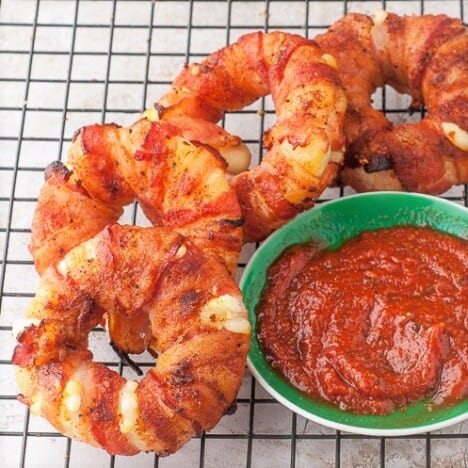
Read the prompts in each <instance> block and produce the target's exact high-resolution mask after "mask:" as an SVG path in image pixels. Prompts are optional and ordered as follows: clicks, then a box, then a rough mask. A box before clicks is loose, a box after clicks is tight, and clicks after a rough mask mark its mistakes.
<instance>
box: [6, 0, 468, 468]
mask: <svg viewBox="0 0 468 468" xmlns="http://www.w3.org/2000/svg"><path fill="white" fill-rule="evenodd" d="M382 7H383V8H385V9H387V10H390V11H394V12H396V13H399V14H403V13H407V14H424V13H447V14H449V15H451V16H456V17H460V18H462V19H464V20H466V18H465V16H464V15H466V14H467V13H466V12H467V11H468V2H466V1H460V0H457V1H445V0H438V1H430V0H426V1H291V2H286V1H273V0H272V1H263V0H262V1H248V2H244V1H234V0H232V1H209V2H208V1H151V0H140V1H138V0H136V1H120V0H119V1H117V0H101V1H84V0H80V1H78V0H68V1H66V0H64V1H46V0H24V1H18V0H3V1H1V3H0V82H1V83H0V262H1V270H0V271H1V276H0V285H1V294H2V295H1V309H0V310H1V313H0V466H2V467H4V468H12V467H29V468H38V467H48V468H53V467H56V466H57V467H59V466H60V467H63V466H64V467H107V466H109V467H137V466H138V467H149V466H153V467H179V468H180V467H183V468H186V467H217V468H221V467H226V468H227V467H229V468H230V467H259V468H260V467H268V468H274V467H287V466H291V467H333V466H335V467H340V466H341V467H351V466H353V467H358V466H359V467H383V466H386V467H398V468H399V467H405V466H408V467H459V468H461V467H465V468H466V467H467V466H468V424H467V423H465V424H459V425H456V426H453V427H450V428H447V429H445V430H441V431H438V432H434V433H430V434H422V435H418V436H412V437H400V438H383V437H382V438H371V437H364V436H357V435H353V434H347V433H341V432H336V431H334V430H331V429H327V428H325V427H321V426H319V425H317V424H314V423H312V422H310V421H306V420H305V419H303V418H302V417H300V416H298V415H295V414H294V413H292V412H290V411H289V410H287V409H285V408H284V407H283V406H281V405H280V404H278V403H277V402H275V401H274V400H273V399H272V398H271V397H269V395H268V394H266V393H265V392H264V391H263V390H262V388H261V387H260V386H259V385H258V384H257V383H256V382H255V381H254V379H253V378H252V377H251V376H250V375H249V374H248V372H247V373H246V376H245V379H244V382H243V385H242V388H241V390H240V393H239V395H238V400H237V403H238V409H237V412H236V413H235V414H234V415H231V416H226V417H224V418H223V419H222V420H221V422H220V424H219V425H218V426H217V427H216V428H215V429H214V430H213V431H212V432H210V433H209V434H204V435H203V436H201V437H198V438H195V439H194V440H192V441H191V442H190V443H189V444H187V445H186V446H185V447H183V448H182V449H181V450H180V451H179V452H178V453H177V454H175V455H173V456H171V457H168V458H164V459H163V458H161V459H160V458H158V457H157V456H155V455H154V454H140V455H138V456H135V457H131V458H128V457H110V456H109V455H107V454H106V453H104V452H103V451H100V450H97V449H94V448H90V447H88V446H86V445H83V444H80V443H77V442H74V441H70V440H69V439H67V438H66V437H64V436H62V435H61V434H59V433H57V432H56V431H55V429H54V428H53V427H51V426H50V425H49V424H48V423H47V422H46V421H44V420H43V419H41V418H37V417H33V416H31V417H30V415H29V412H28V410H27V409H26V408H25V407H24V406H23V405H21V404H20V403H19V402H18V401H17V400H16V393H17V389H16V386H15V381H14V375H13V368H12V365H11V360H10V359H11V353H12V350H13V347H14V342H13V339H12V337H11V328H12V323H13V321H14V320H15V319H17V318H20V317H22V314H23V311H24V308H25V306H26V304H27V303H28V301H30V299H31V297H32V296H33V295H34V291H35V289H36V286H37V283H38V278H37V275H36V274H35V272H34V269H33V265H32V261H31V258H30V255H29V253H28V251H27V243H28V240H29V235H30V229H29V228H30V224H31V219H32V213H33V209H34V206H35V202H36V200H37V195H38V191H39V188H40V186H41V185H42V180H43V170H44V168H45V166H46V165H47V164H48V163H49V162H50V161H52V160H55V159H63V158H64V156H65V154H66V151H67V149H68V146H69V142H70V140H71V137H72V135H73V132H74V131H75V130H76V129H77V128H79V127H80V126H82V125H84V124H89V123H92V122H112V121H115V122H118V123H120V124H130V123H131V122H132V121H133V120H135V117H136V116H137V115H138V114H139V113H140V112H141V111H142V110H143V109H144V108H146V107H147V106H149V105H151V104H152V103H153V102H154V101H155V100H157V99H158V97H159V96H161V95H162V94H163V92H164V91H166V90H167V89H168V86H169V84H170V82H171V80H172V79H173V77H174V76H175V74H176V73H177V72H178V71H179V70H180V69H181V68H182V66H183V65H184V64H185V63H187V62H189V61H194V60H199V59H200V58H201V57H203V56H205V55H206V54H208V53H210V52H212V51H214V50H216V49H218V48H220V47H222V46H223V45H225V44H227V43H229V42H233V41H234V40H236V38H237V37H238V36H240V35H241V34H244V33H246V32H249V31H254V30H265V31H267V30H272V29H283V30H286V31H291V32H296V33H300V34H303V35H307V36H309V37H312V36H314V35H315V34H317V33H319V32H323V31H325V29H326V28H327V26H329V25H330V24H331V23H332V22H333V21H335V20H336V19H338V18H339V17H341V16H342V15H343V14H345V13H347V12H349V11H359V12H363V13H372V12H373V11H375V10H376V9H377V8H382ZM375 103H376V106H377V107H380V108H381V109H383V110H384V111H385V112H386V113H387V114H389V115H390V116H391V119H392V120H394V121H404V120H411V119H412V118H418V116H416V117H414V116H413V117H411V116H409V115H408V113H407V111H406V109H407V108H408V104H409V101H408V99H407V98H405V97H402V96H399V95H397V94H396V93H394V92H393V91H392V90H389V89H384V90H381V91H379V92H378V93H376V96H375ZM259 109H264V110H266V112H265V113H264V112H258V110H259ZM273 118H274V112H273V108H272V105H271V102H270V101H269V99H264V100H262V101H260V102H258V103H256V104H254V105H252V106H250V107H249V108H247V109H244V110H243V111H241V112H238V113H233V114H229V115H227V116H226V118H225V120H224V124H225V126H226V127H227V128H228V129H229V130H231V131H232V132H233V133H237V134H239V135H241V136H242V137H243V138H244V139H245V141H246V143H247V144H248V145H249V147H250V149H251V150H252V153H253V154H254V155H259V154H260V153H261V145H260V141H261V134H262V132H263V130H264V129H265V128H267V127H268V126H269V125H270V124H271V122H272V120H273ZM257 160H258V156H257ZM348 193H351V191H350V190H348V189H345V190H342V189H328V190H327V191H326V192H325V193H324V194H323V196H322V200H325V199H330V198H337V197H340V196H343V195H346V194H348ZM443 196H444V197H446V198H449V199H450V200H452V201H453V202H455V203H461V204H468V200H467V192H466V187H462V186H459V187H454V188H453V189H451V190H450V191H449V192H448V193H446V194H444V195H443ZM124 218H125V219H124V221H125V222H134V223H140V224H141V223H143V224H144V219H143V217H142V215H141V213H140V212H139V209H138V207H136V206H131V207H129V208H128V209H127V211H126V212H125V215H124ZM254 248H255V247H253V246H248V247H246V248H245V249H244V251H243V254H242V257H241V264H240V271H242V266H243V265H245V263H246V262H247V260H248V259H249V257H250V256H251V254H252V253H253V250H254ZM92 347H93V351H94V353H95V356H96V358H97V359H98V360H101V361H103V362H106V363H107V364H108V365H109V366H113V367H117V368H119V370H120V371H122V372H123V373H124V375H130V371H129V369H128V368H126V367H125V366H124V365H122V364H121V363H120V362H119V361H118V359H117V358H116V356H115V355H114V354H113V353H112V351H109V347H108V346H107V342H106V337H105V335H104V333H99V332H98V331H97V332H96V333H95V334H94V336H93V339H92ZM141 365H142V366H150V365H152V364H151V362H150V361H149V360H148V361H147V362H146V361H143V362H142V363H141Z"/></svg>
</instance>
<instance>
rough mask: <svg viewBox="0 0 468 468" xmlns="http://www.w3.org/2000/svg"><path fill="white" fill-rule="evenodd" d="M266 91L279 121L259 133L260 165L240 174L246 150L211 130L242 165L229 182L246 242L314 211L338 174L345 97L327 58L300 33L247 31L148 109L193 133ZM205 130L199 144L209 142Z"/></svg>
mask: <svg viewBox="0 0 468 468" xmlns="http://www.w3.org/2000/svg"><path fill="white" fill-rule="evenodd" d="M269 93H271V95H272V98H273V101H274V104H275V109H276V116H277V121H276V123H275V124H274V125H273V127H272V128H270V129H269V130H268V131H267V132H266V134H265V136H264V143H265V146H266V149H267V150H268V153H267V154H266V156H265V157H264V158H263V160H262V162H261V164H260V165H259V166H257V167H255V168H254V169H252V170H250V171H246V170H245V169H246V168H247V165H248V162H249V157H248V156H247V155H246V154H245V147H241V145H237V146H236V144H235V141H232V140H229V138H232V137H230V136H228V134H227V133H226V132H224V133H223V135H224V136H223V137H220V135H221V134H220V133H219V132H220V130H218V131H216V132H214V131H213V133H214V134H215V135H216V138H213V140H216V141H215V144H213V146H215V147H216V145H217V144H218V149H219V150H220V151H221V153H222V154H223V144H222V140H223V138H225V139H226V140H227V141H229V144H227V145H226V146H227V147H228V149H229V151H228V153H230V154H228V155H227V157H228V159H230V158H232V159H235V158H236V157H240V158H241V160H242V162H243V163H242V164H239V165H238V166H237V168H236V170H235V172H240V173H239V174H238V175H236V176H235V177H233V179H232V181H231V184H232V186H233V187H234V188H235V189H236V192H237V195H238V197H239V201H240V204H241V207H242V213H243V216H244V218H245V223H244V236H245V240H246V241H253V240H260V239H263V238H264V237H266V236H267V235H268V234H269V233H271V232H272V231H273V230H275V229H277V228H278V227H280V226H281V225H283V224H284V223H285V222H286V221H288V220H289V219H291V218H292V217H293V216H295V215H296V214H297V213H299V212H300V211H302V210H304V209H306V208H309V207H310V206H312V205H313V202H314V200H315V199H317V198H318V197H319V196H320V194H321V192H322V191H323V190H324V189H325V188H326V187H327V186H328V185H329V184H330V183H331V182H332V181H333V180H334V179H335V177H336V174H337V172H338V169H339V167H340V164H341V162H342V160H343V145H344V135H343V132H342V127H343V120H344V112H345V108H346V99H345V95H344V92H343V89H342V87H341V86H340V83H339V79H338V75H337V72H336V65H335V62H334V59H333V57H331V56H330V55H328V54H324V53H323V52H322V50H321V49H320V47H318V45H317V44H316V43H315V42H313V41H310V40H308V39H305V38H303V37H300V36H298V35H294V34H287V33H282V32H271V33H267V34H264V33H262V32H256V33H251V34H246V35H244V36H242V37H241V38H240V39H239V40H238V41H237V42H236V43H234V44H232V45H229V46H227V47H225V48H223V49H220V50H218V51H217V52H215V53H213V54H211V55H209V56H208V57H207V58H206V59H205V60H203V61H202V62H201V63H194V64H191V65H188V66H187V67H186V68H185V69H184V70H183V71H182V72H181V73H180V74H179V75H178V76H177V77H176V79H175V80H174V82H173V86H172V89H171V91H170V92H169V93H167V94H166V95H165V96H163V97H162V98H161V99H160V100H159V102H158V103H157V104H156V105H155V109H154V111H153V112H152V113H153V114H155V118H156V119H162V120H166V121H168V122H171V123H172V124H174V125H175V126H180V127H181V128H191V129H192V132H194V133H197V127H199V128H200V129H202V128H204V127H205V128H206V129H208V128H212V127H211V126H212V125H213V123H214V122H217V121H218V120H219V119H220V118H221V117H222V116H223V114H224V112H225V111H233V110H238V109H241V108H243V107H245V106H246V105H248V104H250V103H252V102H254V101H255V100H257V99H258V98H260V97H262V96H265V95H267V94H269ZM190 122H191V123H190ZM208 133H209V132H208V130H206V132H205V133H204V134H203V135H201V136H200V138H199V139H200V140H201V141H203V142H204V143H207V144H211V143H210V137H209V135H207V134H208ZM192 136H193V137H194V138H196V137H195V136H194V135H192ZM220 142H221V144H219V143H220ZM224 156H226V154H224Z"/></svg>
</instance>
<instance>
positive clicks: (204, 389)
mask: <svg viewBox="0 0 468 468" xmlns="http://www.w3.org/2000/svg"><path fill="white" fill-rule="evenodd" d="M122 310H124V311H125V313H126V315H127V316H128V320H129V321H132V320H134V317H135V316H136V317H137V321H139V320H140V318H139V317H141V316H144V317H145V319H146V321H147V322H148V326H149V328H150V330H151V347H152V348H153V349H155V350H158V352H159V356H158V359H157V364H156V366H155V367H154V368H152V369H151V370H149V371H148V372H147V373H146V375H145V376H144V377H143V379H142V380H141V381H140V382H138V383H137V382H136V381H127V380H126V379H125V378H123V377H122V376H121V375H119V374H118V373H117V372H116V371H114V370H111V369H109V368H108V367H106V366H105V365H103V364H99V363H97V362H94V361H93V358H92V353H91V352H90V351H89V350H88V334H89V332H90V331H91V329H92V328H93V327H95V326H96V325H98V324H99V323H100V322H101V321H102V318H103V313H104V311H106V312H107V313H108V314H112V313H113V312H114V311H122ZM26 317H27V322H26V327H25V328H24V330H22V331H21V332H20V334H19V338H18V340H19V345H18V346H17V347H16V349H15V351H14V356H13V363H14V364H15V365H16V370H17V380H18V383H19V386H20V389H21V392H22V394H21V395H20V400H21V401H23V402H24V403H25V404H27V405H28V406H29V407H30V409H31V412H33V413H36V414H41V415H43V416H44V417H46V418H47V419H48V421H49V422H50V423H51V424H53V425H54V426H55V427H56V428H57V429H58V430H60V431H61V432H62V433H63V434H66V435H67V436H70V437H73V438H75V439H78V440H81V441H84V442H87V443H89V444H92V445H95V446H98V447H102V448H104V449H106V450H107V451H108V452H109V453H111V454H123V455H132V454H135V453H137V452H139V451H155V452H157V453H158V454H159V455H167V454H169V453H172V452H174V451H176V450H177V449H178V448H179V447H180V446H181V445H182V444H184V443H185V442H187V441H188V440H189V439H190V438H191V437H193V436H194V435H196V434H200V433H201V431H203V430H208V429H210V428H212V427H213V426H214V425H215V424H216V423H217V422H218V420H219V419H220V417H221V416H222V415H223V414H225V413H226V411H227V410H228V409H229V407H230V405H231V403H232V401H233V400H234V398H235V396H236V393H237V390H238V388H239V386H240V383H241V380H242V377H243V374H244V369H245V361H246V354H247V351H248V343H249V322H248V320H247V318H246V311H245V308H244V306H243V304H242V296H241V293H240V291H239V289H238V287H237V285H236V283H235V281H234V279H233V278H232V277H231V275H230V274H229V273H228V271H227V269H226V268H225V266H224V265H223V264H222V263H221V262H219V261H217V260H216V258H214V257H213V256H211V255H208V254H207V253H205V252H203V251H202V250H201V249H200V248H198V247H196V245H195V244H194V243H193V242H192V241H191V239H189V238H186V237H184V236H182V235H181V234H178V233H177V232H175V231H174V230H173V229H168V228H163V227H149V228H141V227H134V226H120V225H118V224H112V225H108V226H107V227H106V228H105V229H104V230H102V231H101V232H100V233H99V234H97V235H96V236H95V237H94V238H92V239H90V240H87V241H85V242H83V243H81V244H80V245H79V246H77V247H75V248H74V249H72V250H71V251H70V252H68V253H67V254H66V255H65V257H64V258H63V259H62V260H61V261H60V262H59V263H58V264H57V265H56V266H52V267H50V268H48V269H47V270H46V271H45V273H44V274H43V276H42V277H41V281H40V285H39V289H38V291H37V294H36V296H35V298H34V299H33V301H32V303H31V304H30V306H29V308H28V310H27V312H26Z"/></svg>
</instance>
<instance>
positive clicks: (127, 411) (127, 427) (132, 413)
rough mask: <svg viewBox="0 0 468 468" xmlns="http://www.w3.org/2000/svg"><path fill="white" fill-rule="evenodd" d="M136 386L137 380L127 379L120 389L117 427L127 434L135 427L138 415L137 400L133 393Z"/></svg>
mask: <svg viewBox="0 0 468 468" xmlns="http://www.w3.org/2000/svg"><path fill="white" fill-rule="evenodd" d="M137 387H138V383H137V382H135V381H134V380H129V381H127V382H125V385H124V386H123V387H122V390H121V391H120V401H119V415H120V421H119V428H120V431H121V432H122V433H123V434H127V433H128V432H130V431H131V430H132V429H134V428H135V424H136V421H137V415H138V413H137V409H138V400H137V396H136V393H135V391H136V389H137Z"/></svg>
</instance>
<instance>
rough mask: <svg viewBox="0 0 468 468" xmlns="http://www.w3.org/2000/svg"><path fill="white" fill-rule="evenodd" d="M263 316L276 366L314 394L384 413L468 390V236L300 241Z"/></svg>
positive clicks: (413, 231) (271, 276)
mask: <svg viewBox="0 0 468 468" xmlns="http://www.w3.org/2000/svg"><path fill="white" fill-rule="evenodd" d="M257 314H258V320H257V323H258V338H259V340H260V344H261V346H262V348H263V350H264V352H265V354H266V356H267V360H268V362H269V363H270V365H271V366H272V367H273V368H274V369H276V370H277V371H279V372H280V373H281V374H282V375H283V376H284V377H285V378H286V379H287V380H288V381H289V382H290V383H291V384H293V385H294V386H295V387H297V388H298V389H300V390H302V391H303V392H305V393H307V394H308V395H310V397H312V398H313V399H319V400H322V401H327V402H329V403H332V404H334V405H337V406H338V407H339V408H341V409H343V410H346V411H351V412H353V413H357V414H379V415H384V414H389V413H391V412H393V411H394V410H396V409H398V408H402V407H405V406H407V405H410V404H412V403H415V402H417V401H419V400H422V399H426V398H429V404H430V405H431V406H440V405H447V404H451V403H455V402H457V401H461V400H463V399H465V398H467V396H468V241H467V240H463V239H459V238H456V237H452V236H450V235H448V234H443V233H440V232H437V231H434V230H432V229H430V228H422V227H419V228H417V227H410V226H402V227H395V228H388V229H380V230H375V231H367V232H364V233H361V234H360V235H359V236H357V237H355V238H354V239H352V240H350V241H348V242H347V243H345V244H344V245H342V246H341V247H340V248H339V249H338V250H335V251H330V250H320V249H319V248H318V247H317V246H314V245H297V246H294V247H291V248H289V249H288V250H286V251H285V252H284V253H283V254H282V255H281V256H280V258H279V259H278V260H276V262H275V263H274V264H273V265H272V266H271V268H270V269H269V271H268V278H267V283H266V287H265V289H264V291H263V295H262V298H261V301H260V304H259V305H258V307H257Z"/></svg>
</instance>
